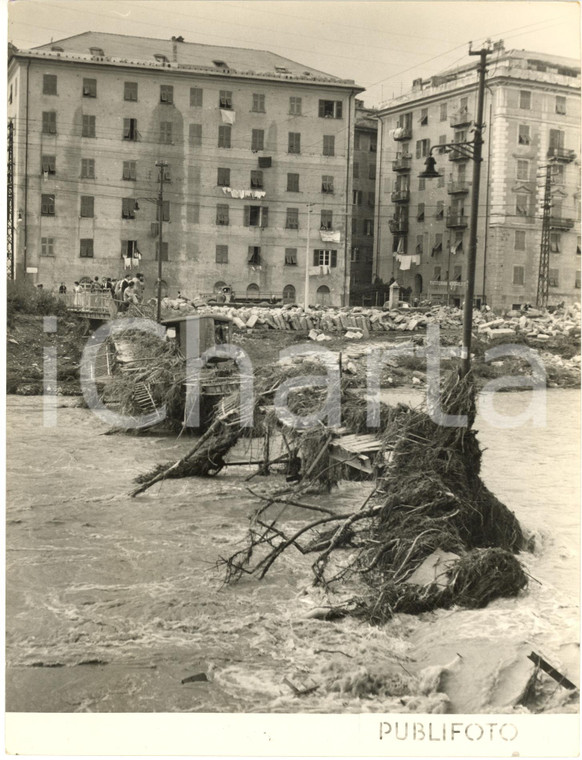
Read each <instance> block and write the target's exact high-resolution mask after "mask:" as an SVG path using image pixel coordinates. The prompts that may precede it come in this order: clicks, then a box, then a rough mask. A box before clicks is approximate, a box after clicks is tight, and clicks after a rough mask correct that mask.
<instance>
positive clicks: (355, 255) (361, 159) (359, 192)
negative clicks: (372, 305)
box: [350, 100, 378, 305]
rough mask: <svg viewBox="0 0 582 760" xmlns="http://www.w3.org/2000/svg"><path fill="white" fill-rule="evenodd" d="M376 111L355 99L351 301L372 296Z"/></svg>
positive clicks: (357, 301)
mask: <svg viewBox="0 0 582 760" xmlns="http://www.w3.org/2000/svg"><path fill="white" fill-rule="evenodd" d="M375 114H376V111H375V110H374V109H372V108H366V107H365V106H364V103H363V101H362V100H356V118H355V123H354V161H353V177H354V181H353V190H352V240H351V245H352V255H351V262H350V263H351V268H350V300H351V303H352V304H353V305H360V304H363V303H368V302H369V301H370V299H371V295H370V294H371V286H372V264H373V258H374V228H375V221H374V207H375V205H376V148H377V140H378V121H377V119H376V118H375Z"/></svg>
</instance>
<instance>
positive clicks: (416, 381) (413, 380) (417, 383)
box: [412, 377, 421, 385]
mask: <svg viewBox="0 0 582 760" xmlns="http://www.w3.org/2000/svg"><path fill="white" fill-rule="evenodd" d="M412 384H413V385H420V384H421V382H420V380H419V379H418V378H417V377H413V378H412Z"/></svg>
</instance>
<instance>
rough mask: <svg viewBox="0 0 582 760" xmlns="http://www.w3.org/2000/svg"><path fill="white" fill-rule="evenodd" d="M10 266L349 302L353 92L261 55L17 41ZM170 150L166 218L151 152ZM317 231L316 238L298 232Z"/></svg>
mask: <svg viewBox="0 0 582 760" xmlns="http://www.w3.org/2000/svg"><path fill="white" fill-rule="evenodd" d="M8 75H9V81H8V117H9V119H11V120H12V123H13V131H14V219H15V264H16V276H17V277H22V276H26V277H27V278H29V279H30V280H31V281H32V282H34V283H37V284H38V283H42V284H43V285H44V286H45V287H46V286H51V285H54V284H58V283H60V282H65V283H66V284H67V285H69V286H70V285H72V283H73V281H75V280H81V279H82V278H84V277H85V278H87V277H89V278H92V277H94V276H96V275H97V276H99V277H102V276H109V277H113V278H117V277H120V276H121V275H123V274H124V273H125V272H126V271H127V270H128V269H129V270H133V271H134V272H135V271H140V272H141V273H143V274H144V275H145V277H146V283H147V284H148V286H149V288H150V292H153V288H154V284H155V281H156V278H157V267H158V264H157V256H158V244H159V235H160V231H161V233H162V240H163V245H162V263H163V280H164V286H165V291H166V292H167V293H169V294H170V295H175V294H176V292H177V291H178V290H180V291H181V292H182V294H184V295H188V296H194V295H196V294H198V293H201V294H210V293H212V292H213V291H216V290H217V289H219V288H221V287H222V286H224V285H229V286H230V287H232V289H233V290H234V291H235V293H236V294H237V295H243V296H245V295H247V296H248V297H252V298H261V299H262V298H265V299H266V298H270V297H272V296H274V297H277V298H281V297H283V298H284V299H285V300H286V301H290V302H291V301H294V300H295V299H296V298H297V299H298V300H302V299H303V290H304V280H305V267H306V266H307V267H309V270H310V275H309V300H310V302H312V303H315V302H316V301H317V302H320V303H332V304H334V305H341V304H344V303H347V302H348V298H349V259H350V255H351V244H350V242H351V241H350V231H351V210H352V185H351V166H352V153H353V133H354V128H353V125H354V113H355V98H356V95H357V94H358V93H359V92H361V88H358V87H357V86H356V85H355V84H354V82H353V81H351V80H343V79H339V78H337V77H334V76H331V75H329V74H325V73H322V72H320V71H317V70H315V69H311V68H309V67H307V66H304V65H302V64H299V63H296V62H294V61H290V60H288V59H286V58H282V57H280V56H278V55H274V54H272V53H270V52H266V51H260V50H247V49H239V48H228V47H217V46H211V45H201V44H193V43H188V42H184V41H183V40H182V38H181V37H177V38H172V39H171V40H158V39H147V38H142V37H128V36H122V35H116V34H105V33H96V32H86V33H84V34H80V35H76V36H73V37H69V38H67V39H63V40H60V41H57V42H53V43H51V44H48V45H43V46H41V47H38V48H35V49H33V50H16V49H15V48H14V47H12V46H11V50H10V53H9V68H8ZM158 161H164V162H167V167H166V168H164V169H163V171H164V182H163V207H162V208H161V219H160V218H159V216H160V213H159V211H158V204H157V198H158V192H159V188H160V182H159V171H160V169H159V168H158V167H157V166H156V162H158ZM308 226H309V236H308Z"/></svg>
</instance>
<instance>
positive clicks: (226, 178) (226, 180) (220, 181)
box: [216, 167, 230, 187]
mask: <svg viewBox="0 0 582 760" xmlns="http://www.w3.org/2000/svg"><path fill="white" fill-rule="evenodd" d="M216 184H217V185H218V187H230V169H224V168H220V167H219V168H218V171H217V178H216Z"/></svg>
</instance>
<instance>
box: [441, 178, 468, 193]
mask: <svg viewBox="0 0 582 760" xmlns="http://www.w3.org/2000/svg"><path fill="white" fill-rule="evenodd" d="M470 189H471V186H470V185H469V183H468V182H465V180H461V181H457V182H455V181H454V180H451V181H450V182H449V184H448V185H447V193H448V194H449V195H466V194H467V193H468V192H469V190H470Z"/></svg>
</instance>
